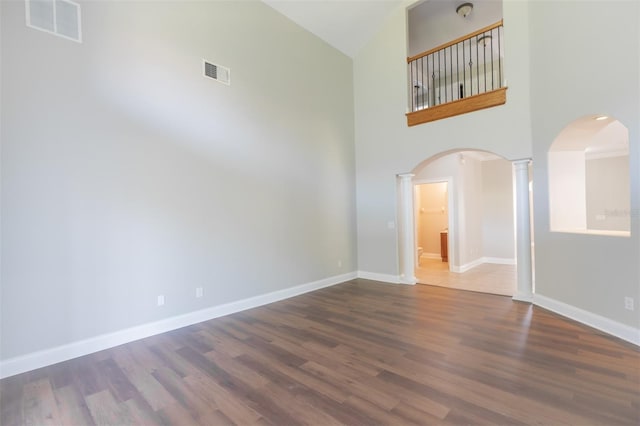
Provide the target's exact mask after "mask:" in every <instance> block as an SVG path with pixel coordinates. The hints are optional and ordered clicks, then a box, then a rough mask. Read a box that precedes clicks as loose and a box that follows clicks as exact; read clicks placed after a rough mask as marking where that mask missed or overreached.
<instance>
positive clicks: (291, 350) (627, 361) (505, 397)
mask: <svg viewBox="0 0 640 426" xmlns="http://www.w3.org/2000/svg"><path fill="white" fill-rule="evenodd" d="M0 423H1V424H2V425H3V426H5V425H11V426H13V425H15V426H19V425H27V424H60V425H65V424H72V425H83V426H84V425H93V424H113V425H115V424H117V425H138V424H145V425H146V424H149V425H196V424H202V425H216V426H217V425H227V424H229V425H231V424H236V425H284V424H286V425H298V424H307V425H314V426H315V425H319V426H324V425H339V424H344V425H377V424H385V425H386V424H389V425H410V424H420V425H431V424H433V425H436V424H438V425H461V424H472V425H482V424H487V425H498V424H499V425H507V424H508V425H520V424H544V425H554V426H555V425H578V426H610V425H638V424H640V349H639V348H638V347H636V346H634V345H631V344H629V343H628V342H622V341H620V340H617V339H615V338H613V337H611V336H607V335H604V334H603V333H602V332H599V331H597V330H593V329H591V328H589V327H586V326H583V325H582V324H579V323H576V322H573V321H570V320H567V319H564V318H562V317H561V316H559V315H557V314H555V313H552V312H549V311H547V310H544V309H542V308H538V307H536V306H531V305H529V304H525V303H519V302H514V301H512V300H511V299H510V298H508V297H503V296H494V295H486V294H480V293H472V292H467V291H462V290H454V289H448V288H443V287H432V286H428V285H421V286H390V285H386V284H379V283H376V282H375V281H369V280H361V279H357V280H352V281H350V282H347V283H344V284H340V285H337V286H333V287H329V288H324V289H321V290H318V291H315V292H311V293H307V294H304V295H301V296H298V297H294V298H290V299H287V300H283V301H280V302H276V303H272V304H270V305H266V306H263V307H259V308H255V309H251V310H247V311H244V312H240V313H238V314H234V315H228V316H226V317H222V318H216V319H213V320H211V321H206V322H203V323H199V324H194V325H191V326H189V327H185V328H182V329H179V330H174V331H171V332H168V333H164V334H162V335H158V336H153V337H150V338H147V339H143V340H140V341H137V342H132V343H130V344H126V345H122V346H119V347H116V348H112V349H108V350H105V351H101V352H98V353H95V354H92V355H88V356H85V357H80V358H77V359H74V360H70V361H66V362H63V363H60V364H56V365H52V366H49V367H45V368H41V369H38V370H34V371H31V372H28V373H25V374H22V375H18V376H14V377H9V378H6V379H3V380H0Z"/></svg>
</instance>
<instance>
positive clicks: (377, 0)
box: [262, 0, 403, 58]
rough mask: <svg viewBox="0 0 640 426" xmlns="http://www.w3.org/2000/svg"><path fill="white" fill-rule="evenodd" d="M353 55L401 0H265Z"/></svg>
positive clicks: (328, 41)
mask: <svg viewBox="0 0 640 426" xmlns="http://www.w3.org/2000/svg"><path fill="white" fill-rule="evenodd" d="M262 1H264V2H265V3H266V4H268V5H269V6H271V7H272V8H274V9H275V10H277V11H278V12H280V13H282V14H283V15H285V16H287V17H288V18H289V19H291V20H292V21H294V22H295V23H297V24H298V25H300V26H301V27H303V28H305V29H307V30H308V31H310V32H312V33H313V34H315V35H316V36H318V37H320V38H321V39H323V40H324V41H326V42H327V43H329V44H330V45H332V46H333V47H335V48H336V49H338V50H340V51H341V52H343V53H344V54H345V55H347V56H350V57H352V58H353V57H354V56H355V55H356V54H357V53H358V51H359V50H360V49H361V48H362V47H363V46H364V45H365V44H366V42H367V41H368V40H369V39H370V38H371V37H372V36H373V35H374V34H375V32H376V30H377V29H378V28H380V26H381V25H382V23H383V22H384V20H385V19H386V18H387V16H389V14H390V13H391V11H392V10H393V9H394V8H396V7H398V6H399V5H400V4H401V3H403V1H402V0H262Z"/></svg>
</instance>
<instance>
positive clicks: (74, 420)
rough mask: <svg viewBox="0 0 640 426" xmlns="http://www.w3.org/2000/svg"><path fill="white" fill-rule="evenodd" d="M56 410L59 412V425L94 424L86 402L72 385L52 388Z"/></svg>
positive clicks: (88, 425)
mask: <svg viewBox="0 0 640 426" xmlns="http://www.w3.org/2000/svg"><path fill="white" fill-rule="evenodd" d="M53 392H54V395H55V398H56V404H57V405H58V412H59V413H60V421H59V423H58V424H59V425H65V426H75V425H87V426H90V425H94V424H95V423H94V421H93V417H92V416H91V412H90V411H89V408H88V407H87V404H86V402H85V400H84V398H83V397H82V395H81V394H80V392H79V391H78V389H77V388H76V387H74V386H71V385H69V386H64V387H61V388H57V389H54V391H53Z"/></svg>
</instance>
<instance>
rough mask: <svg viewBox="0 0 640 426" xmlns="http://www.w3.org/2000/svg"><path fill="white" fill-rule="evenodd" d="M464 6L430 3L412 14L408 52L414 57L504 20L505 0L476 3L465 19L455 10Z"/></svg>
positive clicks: (443, 2) (443, 1)
mask: <svg viewBox="0 0 640 426" xmlns="http://www.w3.org/2000/svg"><path fill="white" fill-rule="evenodd" d="M462 3H464V2H462V1H459V2H454V1H445V0H436V1H433V0H427V1H425V2H422V3H421V4H419V5H417V6H415V7H413V8H412V9H410V10H409V14H408V15H409V16H408V21H409V31H408V39H409V50H408V53H409V54H408V55H407V56H414V55H417V54H419V53H422V52H424V51H426V50H429V49H433V48H434V47H437V46H440V45H442V44H445V43H448V42H450V41H451V40H455V39H457V38H458V37H462V36H465V35H467V34H469V33H472V32H474V31H476V30H479V29H480V28H484V27H486V26H489V25H491V24H494V23H496V22H498V21H499V20H500V19H502V0H475V1H474V2H473V10H472V11H471V13H470V14H469V15H468V16H467V17H466V18H463V17H461V16H459V15H458V14H457V13H456V8H457V7H458V6H459V5H460V4H462Z"/></svg>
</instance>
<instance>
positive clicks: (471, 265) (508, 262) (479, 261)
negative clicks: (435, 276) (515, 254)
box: [451, 257, 516, 273]
mask: <svg viewBox="0 0 640 426" xmlns="http://www.w3.org/2000/svg"><path fill="white" fill-rule="evenodd" d="M483 263H493V264H496V265H515V264H516V260H515V259H509V258H504V257H480V258H478V259H476V260H474V261H472V262H469V263H465V264H464V265H460V266H455V265H451V272H458V273H463V272H467V271H468V270H470V269H473V268H475V267H476V266H480V265H482V264H483Z"/></svg>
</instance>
